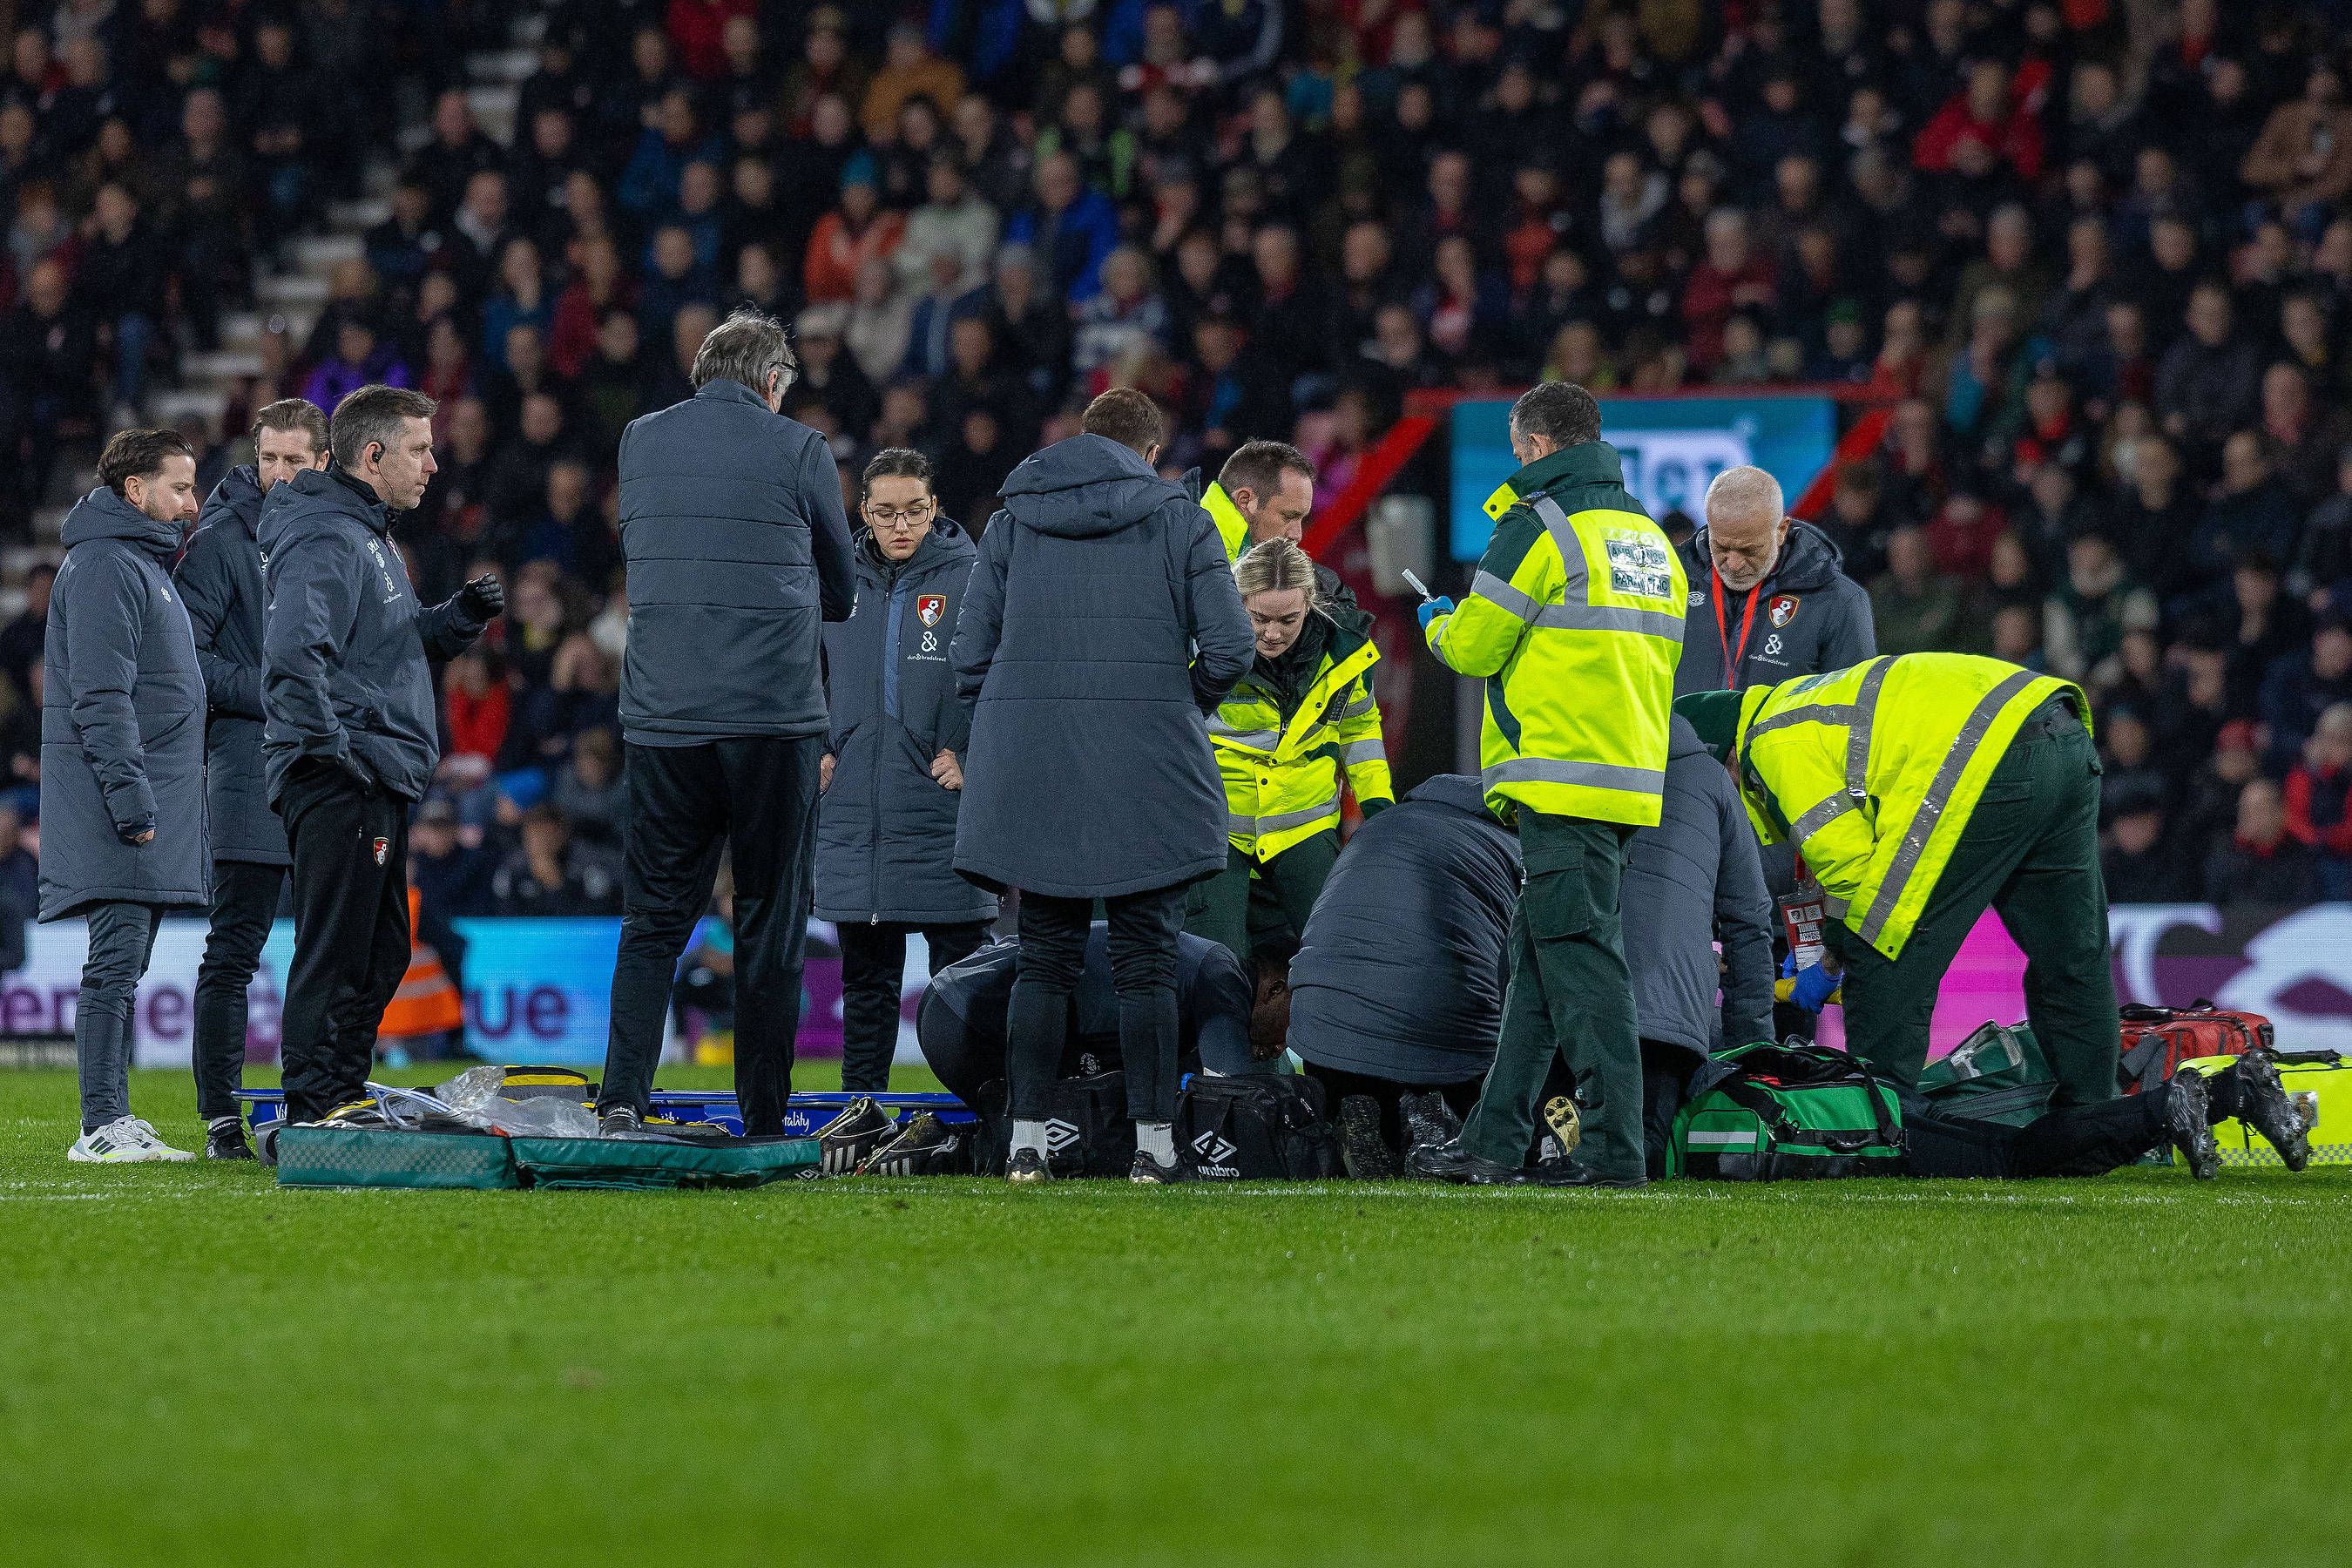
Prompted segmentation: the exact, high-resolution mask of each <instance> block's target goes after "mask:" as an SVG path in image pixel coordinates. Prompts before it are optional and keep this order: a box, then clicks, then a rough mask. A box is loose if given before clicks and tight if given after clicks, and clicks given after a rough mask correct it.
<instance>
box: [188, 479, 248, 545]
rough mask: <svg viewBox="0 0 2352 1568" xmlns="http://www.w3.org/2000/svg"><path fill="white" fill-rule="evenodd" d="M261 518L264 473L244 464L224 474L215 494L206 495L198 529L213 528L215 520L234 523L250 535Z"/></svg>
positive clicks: (198, 520) (197, 524)
mask: <svg viewBox="0 0 2352 1568" xmlns="http://www.w3.org/2000/svg"><path fill="white" fill-rule="evenodd" d="M222 521H228V522H233V523H235V524H236V526H237V527H239V528H241V529H243V530H244V531H246V532H247V533H248V534H250V533H251V532H252V531H254V527H255V525H256V524H257V523H259V522H260V521H261V475H260V474H259V473H258V472H257V471H256V470H255V468H254V467H253V465H252V464H250V463H241V464H239V465H238V466H237V467H236V468H231V469H230V470H229V471H228V472H227V473H225V474H223V475H222V476H221V479H220V483H218V484H216V485H215V486H214V487H213V493H212V494H210V495H208V496H206V497H205V509H204V510H202V511H201V512H198V513H197V514H196V526H197V527H198V528H210V527H212V526H213V525H214V524H215V523H217V522H222Z"/></svg>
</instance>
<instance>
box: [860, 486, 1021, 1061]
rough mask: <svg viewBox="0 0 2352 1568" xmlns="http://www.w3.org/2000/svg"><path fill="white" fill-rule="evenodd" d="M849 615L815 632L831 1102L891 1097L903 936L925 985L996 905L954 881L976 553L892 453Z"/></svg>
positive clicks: (865, 537)
mask: <svg viewBox="0 0 2352 1568" xmlns="http://www.w3.org/2000/svg"><path fill="white" fill-rule="evenodd" d="M860 511H861V513H862V514H863V517H864V519H865V522H866V527H865V528H864V529H863V530H861V531H859V533H858V535H857V607H856V610H854V611H853V612H852V613H851V615H850V616H849V618H848V619H847V620H845V621H838V622H835V624H834V625H832V626H827V627H825V628H824V655H825V707H826V711H827V717H828V721H829V723H830V726H831V728H830V730H829V731H828V733H827V736H826V739H825V754H824V762H823V763H822V764H821V765H822V770H823V771H822V774H821V777H822V782H823V784H824V799H823V800H822V801H821V802H820V803H819V804H818V806H817V844H816V912H817V917H818V918H819V919H821V920H828V921H833V922H834V924H835V929H836V930H837V931H838V932H839V934H840V938H841V1033H842V1050H841V1087H842V1088H843V1089H846V1090H847V1091H849V1092H850V1093H852V1094H878V1093H880V1092H881V1091H882V1090H884V1089H888V1088H889V1087H890V1058H891V1053H892V1052H893V1050H895V1049H896V1047H897V1045H898V994H899V987H900V984H901V983H902V980H903V977H904V975H905V973H906V967H907V933H908V931H920V932H921V933H922V937H923V944H924V947H925V948H926V950H927V951H928V952H929V969H930V973H933V974H937V973H939V972H940V970H942V969H944V968H946V967H947V966H948V965H949V964H951V963H955V962H956V961H958V960H959V959H961V958H963V957H965V956H966V955H968V954H969V953H971V952H972V950H973V949H975V948H977V947H979V946H980V944H981V942H982V940H984V939H985V937H986V935H987V932H988V922H989V921H992V920H994V919H995V918H996V896H995V895H994V894H993V893H991V892H989V891H988V890H987V889H985V888H982V887H980V886H978V885H976V884H974V883H971V882H968V881H966V880H965V879H963V878H961V877H959V876H957V875H956V872H955V865H954V861H955V831H956V805H957V803H958V802H959V801H961V799H962V798H963V795H962V790H963V752H964V748H965V743H966V739H967V737H968V736H969V735H970V733H971V710H969V709H968V708H966V707H965V705H964V703H963V700H961V698H960V697H958V696H957V695H956V689H955V677H954V674H953V671H952V670H951V669H950V666H949V664H948V647H949V646H950V643H951V642H952V641H953V640H954V637H955V627H956V612H957V611H958V610H960V609H961V608H962V606H963V594H964V585H965V584H966V582H967V581H969V580H970V578H971V563H972V561H973V559H974V557H975V556H977V555H978V553H979V552H978V551H976V550H975V549H974V548H973V547H972V542H971V536H970V535H968V534H966V533H965V532H964V531H963V530H962V529H961V528H958V527H957V526H956V525H955V524H954V523H953V522H951V521H949V520H948V519H946V518H944V517H941V516H940V513H939V501H938V500H937V499H936V498H934V497H933V495H932V494H931V465H930V463H929V460H928V459H927V458H924V457H923V455H922V454H921V453H919V452H911V451H908V450H907V449H906V448H905V447H890V448H887V449H886V450H884V451H880V452H877V453H876V454H875V455H874V458H873V460H872V461H871V462H869V463H867V464H866V499H865V502H864V504H863V505H862V507H861V508H860Z"/></svg>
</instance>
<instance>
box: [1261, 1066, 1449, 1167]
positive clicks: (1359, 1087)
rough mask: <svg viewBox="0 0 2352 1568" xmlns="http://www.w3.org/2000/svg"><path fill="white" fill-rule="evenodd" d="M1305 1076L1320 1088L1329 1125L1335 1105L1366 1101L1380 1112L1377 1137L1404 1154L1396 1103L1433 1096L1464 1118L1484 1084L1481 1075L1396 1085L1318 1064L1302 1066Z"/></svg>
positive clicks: (1336, 1116)
mask: <svg viewBox="0 0 2352 1568" xmlns="http://www.w3.org/2000/svg"><path fill="white" fill-rule="evenodd" d="M1303 1065H1304V1066H1305V1068H1307V1077H1308V1078H1311V1079H1314V1080H1315V1081H1316V1082H1318V1083H1319V1084H1321V1085H1322V1086H1323V1113H1324V1114H1325V1115H1326V1116H1328V1117H1330V1118H1331V1119H1332V1120H1333V1121H1338V1120H1339V1102H1340V1101H1341V1100H1346V1099H1347V1098H1348V1097H1349V1095H1355V1094H1361V1095H1368V1096H1370V1099H1371V1100H1372V1103H1373V1104H1375V1105H1377V1106H1379V1107H1380V1108H1381V1138H1382V1139H1384V1140H1385V1141H1386V1142H1387V1143H1388V1146H1389V1147H1390V1148H1391V1149H1394V1150H1396V1151H1397V1152H1399V1153H1404V1152H1408V1151H1407V1149H1406V1147H1405V1135H1404V1114H1403V1112H1402V1110H1400V1109H1399V1108H1398V1102H1399V1101H1401V1100H1403V1099H1404V1097H1405V1096H1406V1095H1408V1094H1434V1095H1437V1096H1440V1097H1441V1098H1443V1099H1444V1101H1445V1103H1446V1104H1447V1105H1449V1106H1451V1107H1452V1108H1453V1110H1454V1115H1456V1116H1467V1115H1469V1114H1470V1108H1471V1107H1472V1106H1474V1105H1475V1104H1477V1103H1478V1088H1479V1086H1480V1085H1481V1084H1483V1083H1485V1082H1486V1076H1485V1075H1484V1074H1483V1073H1482V1074H1480V1075H1479V1076H1478V1077H1476V1078H1465V1079H1461V1080H1460V1081H1459V1082H1455V1083H1400V1082H1399V1081H1397V1080H1396V1079H1392V1078H1373V1077H1370V1075H1368V1074H1365V1073H1360V1072H1349V1071H1347V1070H1346V1069H1345V1068H1327V1067H1324V1066H1322V1065H1320V1064H1319V1063H1316V1062H1306V1063H1304V1064H1303Z"/></svg>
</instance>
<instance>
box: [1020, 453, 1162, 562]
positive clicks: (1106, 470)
mask: <svg viewBox="0 0 2352 1568" xmlns="http://www.w3.org/2000/svg"><path fill="white" fill-rule="evenodd" d="M1003 497H1004V510H1005V511H1006V513H1007V514H1009V515H1010V516H1011V517H1012V519H1013V521H1015V522H1017V523H1019V524H1020V525H1021V526H1022V527H1024V528H1026V529H1030V530H1032V531H1035V532H1038V533H1046V534H1052V535H1053V536H1055V538H1058V539H1099V538H1102V537H1104V536H1105V535H1108V534H1113V533H1118V532H1120V531H1123V530H1126V529H1129V528H1133V527H1134V526H1135V525H1136V524H1137V523H1139V522H1141V521H1143V520H1144V519H1145V518H1147V517H1149V516H1150V515H1151V514H1152V512H1154V511H1155V510H1158V509H1159V508H1160V507H1162V506H1165V505H1166V504H1167V503H1168V502H1169V501H1170V500H1183V499H1185V498H1184V492H1183V490H1182V489H1181V488H1179V487H1178V486H1176V485H1173V484H1171V483H1170V482H1169V481H1168V480H1166V479H1161V478H1160V476H1159V475H1158V474H1156V473H1154V472H1152V470H1151V466H1150V464H1149V463H1146V462H1145V461H1144V460H1143V458H1141V456H1139V454H1138V453H1136V452H1135V451H1134V450H1133V449H1131V448H1129V447H1123V446H1121V445H1119V443H1118V442H1117V441H1114V440H1112V439H1111V438H1110V437H1108V436H1073V437H1070V438H1069V439H1068V440H1066V441H1056V442H1055V443H1054V444H1053V445H1052V446H1050V447H1046V448H1045V450H1044V451H1042V452H1036V453H1033V454H1031V455H1030V456H1029V457H1026V458H1023V459H1022V460H1021V464H1020V466H1019V467H1018V468H1014V469H1013V472H1012V474H1011V476H1010V477H1008V478H1007V479H1005V481H1004V489H1003Z"/></svg>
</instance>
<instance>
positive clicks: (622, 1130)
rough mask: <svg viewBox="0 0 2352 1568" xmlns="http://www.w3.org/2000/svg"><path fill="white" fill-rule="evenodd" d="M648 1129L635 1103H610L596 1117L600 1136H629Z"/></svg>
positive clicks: (597, 1132) (597, 1131)
mask: <svg viewBox="0 0 2352 1568" xmlns="http://www.w3.org/2000/svg"><path fill="white" fill-rule="evenodd" d="M645 1130H646V1124H645V1120H644V1118H642V1117H640V1116H639V1115H638V1114H637V1108H636V1107H635V1106H634V1105H608V1106H606V1107H605V1108H604V1112H603V1113H602V1114H601V1115H599V1116H598V1117H597V1118H596V1136H597V1137H599V1138H627V1137H632V1136H634V1135H635V1134H636V1133H639V1132H643V1131H645Z"/></svg>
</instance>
